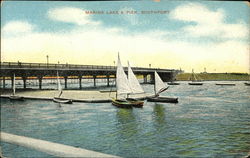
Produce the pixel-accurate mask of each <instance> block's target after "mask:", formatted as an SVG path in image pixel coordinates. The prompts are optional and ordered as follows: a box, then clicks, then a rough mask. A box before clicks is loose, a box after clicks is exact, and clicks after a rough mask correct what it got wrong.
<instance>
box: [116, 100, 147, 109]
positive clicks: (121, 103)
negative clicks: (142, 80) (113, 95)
mask: <svg viewBox="0 0 250 158" xmlns="http://www.w3.org/2000/svg"><path fill="white" fill-rule="evenodd" d="M143 103H144V102H143V101H137V100H133V101H132V100H119V99H112V104H113V105H114V106H116V107H118V108H132V107H142V106H143Z"/></svg>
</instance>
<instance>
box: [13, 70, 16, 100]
mask: <svg viewBox="0 0 250 158" xmlns="http://www.w3.org/2000/svg"><path fill="white" fill-rule="evenodd" d="M15 94H16V76H15V74H14V75H13V95H15Z"/></svg>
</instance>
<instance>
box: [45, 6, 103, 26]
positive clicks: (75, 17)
mask: <svg viewBox="0 0 250 158" xmlns="http://www.w3.org/2000/svg"><path fill="white" fill-rule="evenodd" d="M48 17H49V18H50V19H52V20H56V21H60V22H65V23H72V24H76V25H80V26H82V25H85V24H90V25H99V24H100V22H98V21H94V20H92V19H91V17H90V15H88V14H85V12H84V10H82V9H80V8H74V7H61V8H54V9H51V10H49V12H48Z"/></svg>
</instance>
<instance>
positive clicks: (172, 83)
mask: <svg viewBox="0 0 250 158" xmlns="http://www.w3.org/2000/svg"><path fill="white" fill-rule="evenodd" d="M179 84H180V83H177V82H168V85H179Z"/></svg>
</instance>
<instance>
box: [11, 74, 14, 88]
mask: <svg viewBox="0 0 250 158" xmlns="http://www.w3.org/2000/svg"><path fill="white" fill-rule="evenodd" d="M13 87H14V77H13V76H12V77H11V89H13Z"/></svg>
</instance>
